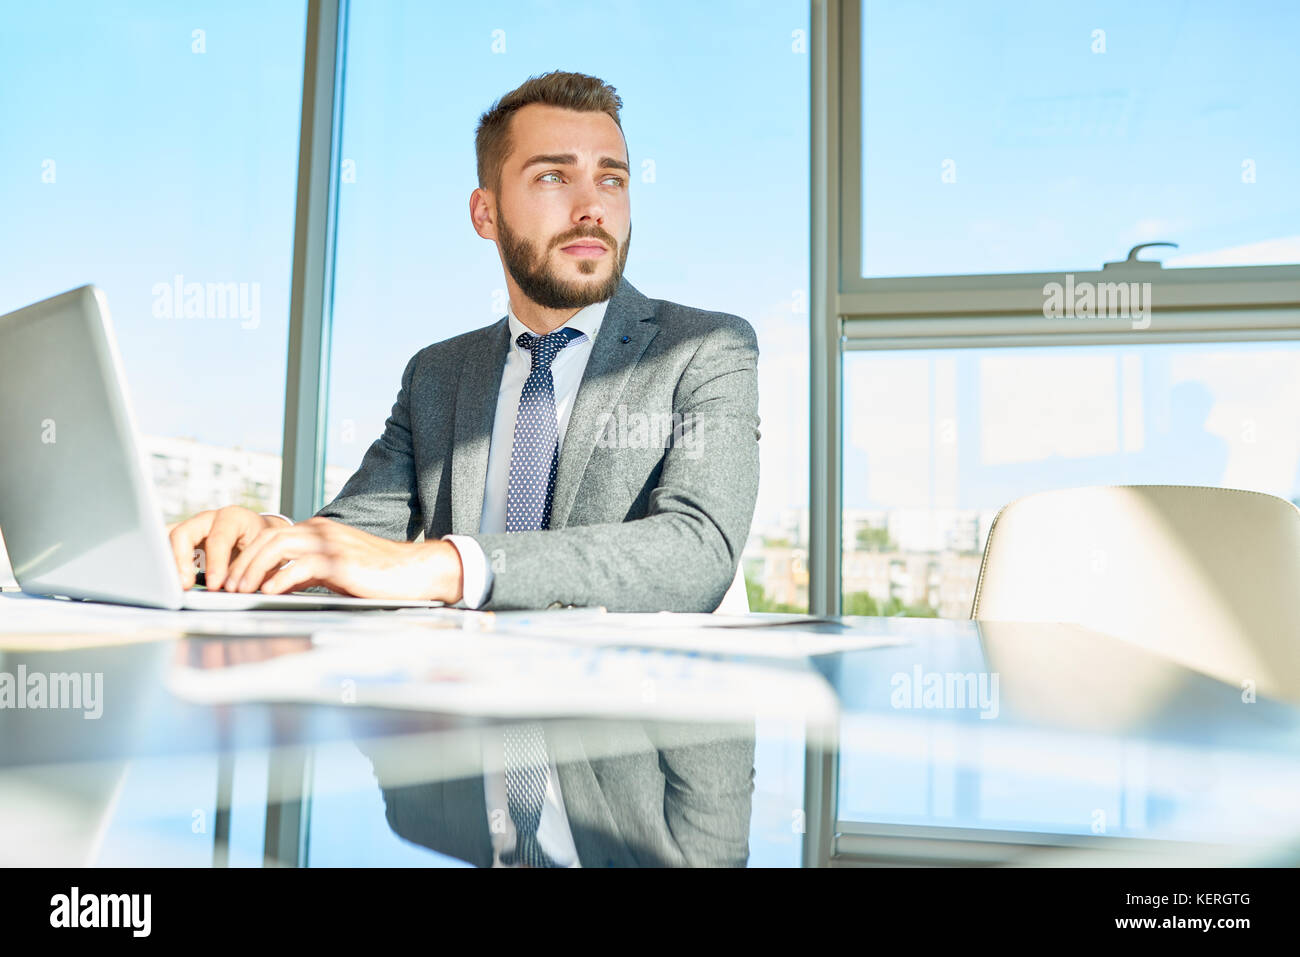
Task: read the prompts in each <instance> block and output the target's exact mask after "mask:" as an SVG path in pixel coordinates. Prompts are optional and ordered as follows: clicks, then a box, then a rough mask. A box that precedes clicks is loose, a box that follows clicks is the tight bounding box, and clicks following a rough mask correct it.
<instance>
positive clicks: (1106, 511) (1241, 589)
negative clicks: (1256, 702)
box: [971, 485, 1300, 700]
mask: <svg viewBox="0 0 1300 957" xmlns="http://www.w3.org/2000/svg"><path fill="white" fill-rule="evenodd" d="M971 617H972V618H978V619H983V620H989V621H1052V622H1068V623H1073V624H1077V625H1082V626H1084V627H1086V628H1090V629H1092V630H1094V631H1101V632H1106V633H1107V634H1110V635H1114V636H1116V637H1119V638H1123V639H1125V640H1128V641H1132V642H1134V643H1135V644H1138V645H1141V646H1142V647H1144V648H1148V649H1150V650H1152V651H1156V652H1159V653H1161V654H1163V655H1166V656H1167V657H1169V658H1172V659H1174V660H1176V661H1179V662H1180V663H1182V664H1185V665H1187V666H1189V667H1192V668H1195V669H1197V670H1200V671H1203V672H1205V673H1208V674H1211V675H1213V676H1215V677H1217V678H1220V679H1222V680H1224V681H1228V682H1230V683H1232V684H1236V685H1240V686H1242V687H1243V688H1246V687H1254V688H1255V689H1257V690H1258V692H1259V693H1260V694H1266V695H1270V696H1274V697H1282V698H1286V699H1289V700H1300V510H1298V509H1297V508H1296V506H1295V505H1293V504H1292V503H1291V502H1288V501H1286V500H1285V499H1281V498H1277V497H1276V496H1273V495H1265V494H1263V493H1260V492H1244V491H1237V490H1233V489H1221V488H1199V487H1194V486H1178V485H1127V486H1111V487H1093V488H1074V489H1061V490H1058V491H1052V492H1042V493H1039V494H1037V495H1030V496H1028V497H1026V498H1022V499H1019V500H1017V501H1015V502H1012V503H1011V504H1010V505H1007V506H1005V507H1004V508H1003V509H1002V510H1001V511H1000V512H999V513H998V515H997V517H996V518H995V519H994V522H993V526H992V528H991V529H990V530H989V538H988V544H987V545H986V546H985V549H984V561H983V563H982V565H981V567H980V576H979V583H978V584H977V586H976V590H975V600H974V602H973V603H972V606H971ZM1248 683H1249V684H1248Z"/></svg>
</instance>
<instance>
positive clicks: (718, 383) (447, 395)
mask: <svg viewBox="0 0 1300 957" xmlns="http://www.w3.org/2000/svg"><path fill="white" fill-rule="evenodd" d="M509 335H510V332H509V324H508V319H507V318H506V317H504V316H503V317H502V318H501V319H499V320H498V321H497V322H495V323H493V324H492V325H490V326H486V327H484V328H482V329H477V330H475V331H474V332H468V333H465V334H463V335H459V336H455V337H453V338H451V339H447V340H444V341H442V342H438V343H435V344H434V345H431V346H428V347H426V348H424V349H421V350H420V351H419V352H417V353H416V354H415V356H414V357H412V359H411V361H410V362H409V363H407V366H406V371H405V372H404V373H403V374H402V386H401V391H400V392H399V393H398V396H397V402H396V404H395V405H394V406H393V411H392V414H391V415H390V416H389V418H388V421H387V422H386V423H385V427H384V433H383V435H382V436H380V437H379V439H377V440H376V441H375V442H374V444H373V445H371V447H370V448H369V450H367V452H366V455H365V458H364V459H363V460H362V462H361V467H360V469H358V471H357V472H356V474H355V475H353V476H352V477H351V478H350V479H349V480H348V482H347V484H346V485H345V486H344V487H343V489H342V491H340V492H339V494H338V497H337V498H335V499H334V501H333V502H331V503H330V504H329V505H327V506H325V507H324V508H323V509H321V510H320V511H319V512H318V513H317V515H319V516H322V517H325V518H332V519H336V520H338V521H340V522H344V523H345V524H348V525H352V526H354V527H356V528H360V529H362V530H364V531H368V532H371V533H372V534H375V535H379V536H381V537H384V538H388V539H391V540H393V541H413V540H415V539H416V538H418V537H419V534H420V533H421V532H423V533H424V536H425V538H426V539H436V538H440V537H441V536H443V535H446V534H449V533H459V534H464V535H472V536H473V537H474V538H475V539H476V540H477V541H478V543H479V544H480V545H481V546H482V547H483V551H484V554H485V555H486V556H487V557H488V560H489V563H490V564H491V566H492V570H493V575H494V582H493V585H492V590H491V592H490V594H489V597H488V600H487V601H486V603H485V604H484V606H483V607H484V608H488V609H497V610H508V609H521V608H551V607H560V606H569V605H572V606H594V605H603V606H605V607H606V608H608V609H609V610H610V611H692V612H709V611H713V610H714V609H715V608H717V606H718V604H719V603H720V602H721V600H722V597H723V595H724V594H725V593H726V591H727V588H728V586H729V585H730V584H731V581H732V579H733V577H734V576H735V574H736V568H737V565H738V563H739V561H740V552H741V549H742V548H743V547H744V544H745V539H746V537H747V536H748V534H749V527H750V522H751V521H752V519H753V514H754V504H755V501H756V499H757V496H758V439H759V430H758V423H759V419H758V378H757V361H758V341H757V338H756V337H755V335H754V330H753V328H752V327H751V326H750V324H749V323H748V322H746V321H745V320H744V319H741V318H740V317H738V316H733V315H728V314H726V313H720V312H706V311H704V310H702V309H692V308H690V307H687V306H681V305H678V304H677V303H673V302H666V301H664V300H660V299H648V298H646V297H645V296H643V295H642V294H641V293H640V292H638V291H637V290H636V289H635V288H634V287H633V286H632V284H631V283H629V282H628V281H627V279H626V278H623V279H622V280H621V281H620V282H619V286H618V290H617V292H616V293H615V294H614V296H613V297H612V298H611V299H610V302H609V305H608V307H607V309H606V312H605V318H604V320H603V322H602V323H601V326H600V330H599V332H598V333H597V335H596V340H595V342H594V343H593V344H592V350H591V355H590V357H589V359H588V362H587V367H586V371H585V372H584V374H583V378H582V383H581V385H580V386H579V389H578V394H577V397H576V399H575V400H574V405H573V410H572V412H571V414H570V416H569V423H568V429H567V431H566V433H565V437H564V441H563V443H562V447H561V451H560V457H559V463H558V471H557V476H556V482H555V493H554V498H553V504H552V508H551V525H550V528H549V529H546V530H543V531H532V532H512V533H508V534H491V535H484V534H479V518H480V516H481V514H482V509H483V492H484V485H485V483H486V480H487V461H488V448H489V444H490V442H491V439H492V426H493V421H494V418H495V414H496V405H497V393H498V390H499V389H500V385H501V375H502V371H503V369H504V366H505V358H506V354H507V349H508V348H509V344H510V343H509ZM646 423H649V425H648V427H646V428H641V426H642V425H643V424H646ZM664 433H671V435H670V438H669V440H668V441H667V442H666V443H665V442H662V441H655V439H656V438H657V437H658V435H662V434H664ZM647 439H648V441H647ZM665 445H666V446H667V447H665Z"/></svg>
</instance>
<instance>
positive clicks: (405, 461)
mask: <svg viewBox="0 0 1300 957" xmlns="http://www.w3.org/2000/svg"><path fill="white" fill-rule="evenodd" d="M420 355H421V353H419V352H417V353H416V354H415V355H413V356H412V357H411V360H410V361H409V362H408V363H407V364H406V371H405V372H403V373H402V386H401V390H400V391H399V392H398V394H397V401H396V402H395V403H394V404H393V411H392V413H391V414H390V415H389V416H388V421H387V422H385V423H384V432H383V434H382V435H381V436H380V437H379V438H377V439H376V440H375V441H374V443H373V444H372V445H371V446H370V448H369V449H367V450H366V454H365V457H364V458H363V459H362V460H361V467H360V468H359V469H357V471H356V472H355V473H354V474H353V476H352V477H351V478H350V479H348V481H347V484H346V485H344V486H343V488H342V489H341V490H340V491H339V494H338V495H337V496H336V497H335V499H334V501H332V502H330V503H329V504H328V505H326V506H325V507H324V508H322V509H321V510H320V511H319V512H317V513H316V516H317V517H318V518H332V519H334V520H336V521H339V522H343V523H344V524H345V525H351V526H352V527H353V528H359V529H361V530H362V531H363V532H369V533H370V534H372V535H378V536H379V537H380V538H387V539H389V540H391V541H395V542H409V541H413V540H414V539H415V538H416V537H417V536H418V535H419V533H420V532H421V531H423V529H424V519H423V515H422V513H421V510H420V495H419V491H418V487H417V484H416V480H415V452H414V449H413V448H412V445H411V419H410V396H411V378H412V376H413V375H414V374H415V367H416V364H417V362H418V361H419V359H420Z"/></svg>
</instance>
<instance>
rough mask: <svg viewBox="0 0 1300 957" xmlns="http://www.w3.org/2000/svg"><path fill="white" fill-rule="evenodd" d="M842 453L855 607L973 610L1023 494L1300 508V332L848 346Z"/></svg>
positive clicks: (847, 588)
mask: <svg viewBox="0 0 1300 957" xmlns="http://www.w3.org/2000/svg"><path fill="white" fill-rule="evenodd" d="M843 462H844V475H843V487H844V533H843V547H844V560H843V577H842V580H841V589H842V601H843V606H844V609H845V613H853V614H899V613H901V614H907V615H918V616H928V615H938V616H940V617H944V618H966V617H969V615H970V609H971V601H972V599H973V597H974V594H975V582H976V578H977V577H978V574H979V567H980V561H981V558H982V555H983V549H984V543H985V540H986V538H987V536H988V531H989V526H990V524H991V523H992V520H993V517H994V516H995V515H996V514H997V511H998V509H999V508H1000V507H1001V506H1003V505H1005V504H1007V503H1009V502H1011V501H1012V500H1014V499H1016V498H1019V497H1021V496H1023V495H1029V494H1031V493H1033V492H1038V491H1043V490H1046V489H1053V488H1065V487H1070V486H1079V485H1126V484H1178V485H1189V484H1190V485H1210V486H1223V487H1228V488H1241V489H1252V490H1255V491H1260V492H1267V493H1270V494H1272V495H1279V496H1281V497H1283V498H1287V499H1290V500H1292V501H1296V502H1298V503H1300V342H1294V341H1291V342H1248V343H1240V342H1232V343H1226V342H1219V343H1179V344H1168V345H1139V344H1134V345H1133V346H1114V345H1105V346H1075V347H1040V348H1034V347H1024V348H968V349H925V350H910V349H908V350H896V351H887V352H868V351H863V352H853V353H849V354H848V355H846V356H845V359H844V449H843ZM886 561H888V562H889V565H888V568H889V573H888V577H886V576H885V575H883V574H881V573H880V569H881V567H882V566H883V564H884V563H885V562H886Z"/></svg>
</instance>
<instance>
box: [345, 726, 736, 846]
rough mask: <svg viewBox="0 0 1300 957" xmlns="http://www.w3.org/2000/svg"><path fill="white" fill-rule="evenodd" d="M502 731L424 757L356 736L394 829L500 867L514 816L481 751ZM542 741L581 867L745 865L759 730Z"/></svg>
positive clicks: (605, 732) (586, 732)
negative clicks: (496, 797)
mask: <svg viewBox="0 0 1300 957" xmlns="http://www.w3.org/2000/svg"><path fill="white" fill-rule="evenodd" d="M501 734H502V730H501V729H484V730H482V731H480V732H477V733H474V734H466V735H459V736H454V737H448V739H447V740H446V741H445V742H440V743H439V745H438V746H437V747H436V748H434V749H429V750H425V751H423V752H421V753H419V754H418V755H416V754H412V753H410V751H409V750H407V749H403V750H402V751H386V750H381V749H377V748H374V747H372V746H371V745H370V744H368V743H367V742H366V741H364V740H358V741H357V745H358V747H360V748H361V750H362V752H363V753H365V754H366V756H367V758H369V759H370V761H371V766H372V767H373V769H374V772H375V776H376V778H377V779H378V782H379V787H380V789H381V791H382V792H383V798H384V805H385V810H386V814H387V818H388V823H389V826H390V827H391V828H392V829H393V831H394V833H396V834H397V835H398V836H399V837H402V838H404V839H405V840H408V841H411V842H413V843H416V844H419V845H421V846H423V847H427V848H429V849H431V850H433V851H436V852H438V853H440V854H445V855H449V856H451V857H455V858H458V859H460V860H463V861H467V862H469V863H471V864H474V865H476V866H479V867H491V866H493V865H494V862H496V861H498V860H499V859H500V854H499V853H498V850H499V849H500V847H501V845H502V844H503V843H507V846H508V847H509V846H512V845H513V826H512V825H511V824H509V823H507V822H508V821H509V815H508V814H507V813H506V811H505V809H504V808H496V809H493V808H491V807H490V806H489V802H488V800H487V796H486V795H487V788H490V787H491V782H492V774H493V768H492V767H490V766H488V767H486V770H487V772H488V774H487V781H488V785H487V788H485V775H484V770H485V762H484V759H483V755H484V754H485V753H487V754H491V753H492V751H493V747H494V744H495V747H496V748H497V749H499V747H500V745H499V743H496V742H499V740H500V736H501ZM545 734H546V741H547V747H548V749H549V751H550V756H551V758H552V759H553V760H554V762H555V767H556V771H557V775H558V784H559V793H560V799H561V801H562V803H563V813H564V817H565V819H566V820H567V824H568V831H569V834H571V835H572V844H571V845H569V844H568V843H567V841H563V840H561V843H562V844H563V845H564V846H565V847H566V848H571V850H572V851H574V852H576V861H575V862H574V863H576V864H578V865H580V866H582V867H744V866H745V864H746V862H747V861H748V858H749V824H750V814H751V807H752V801H753V792H754V724H753V722H750V723H748V724H743V725H735V724H730V725H718V724H708V725H704V724H689V725H687V724H665V723H649V722H632V721H624V722H615V721H600V722H594V721H581V722H548V723H546V725H545ZM467 771H468V772H469V773H467ZM507 828H509V829H510V830H511V832H512V833H511V835H510V840H509V841H508V842H506V841H504V831H505V829H507ZM539 833H540V832H539ZM494 834H495V836H496V839H495V841H494ZM494 843H495V844H496V845H497V848H496V849H494Z"/></svg>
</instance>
